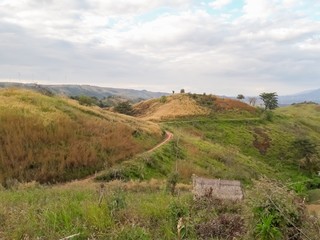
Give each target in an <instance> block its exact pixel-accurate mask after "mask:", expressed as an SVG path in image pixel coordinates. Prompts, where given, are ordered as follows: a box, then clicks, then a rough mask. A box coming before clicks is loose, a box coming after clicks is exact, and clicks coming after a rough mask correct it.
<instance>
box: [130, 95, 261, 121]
mask: <svg viewBox="0 0 320 240" xmlns="http://www.w3.org/2000/svg"><path fill="white" fill-rule="evenodd" d="M225 112H238V113H240V112H243V113H244V112H245V113H248V114H254V113H255V112H256V109H255V108H253V107H251V106H249V105H247V104H246V103H243V102H241V101H238V100H233V99H229V98H220V97H217V96H213V95H199V94H175V95H171V96H163V97H161V98H158V99H150V100H147V101H142V102H139V103H137V104H135V105H134V115H135V116H136V117H139V118H142V119H145V120H156V121H159V120H168V119H176V118H187V117H195V116H208V115H215V114H219V113H225Z"/></svg>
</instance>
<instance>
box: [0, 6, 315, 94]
mask: <svg viewBox="0 0 320 240" xmlns="http://www.w3.org/2000/svg"><path fill="white" fill-rule="evenodd" d="M0 81H2V82H3V81H14V82H32V83H39V84H88V85H96V86H103V87H116V88H132V89H146V90H150V91H164V92H171V91H172V90H175V91H176V92H177V91H179V90H180V89H185V91H186V92H192V93H204V92H205V93H212V94H219V95H229V96H234V95H237V94H240V93H241V94H244V95H257V94H259V93H261V92H277V93H278V94H279V95H286V94H292V93H297V92H301V91H304V90H309V89H318V88H319V87H320V86H319V85H320V0H203V1H201V0H200V1H195V0H131V1H125V0H117V1H111V0H0Z"/></svg>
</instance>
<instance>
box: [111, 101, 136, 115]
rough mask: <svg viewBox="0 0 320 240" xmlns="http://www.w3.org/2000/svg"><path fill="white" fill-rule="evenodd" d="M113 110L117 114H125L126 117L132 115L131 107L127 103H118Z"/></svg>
mask: <svg viewBox="0 0 320 240" xmlns="http://www.w3.org/2000/svg"><path fill="white" fill-rule="evenodd" d="M114 110H115V111H116V112H118V113H122V114H126V115H132V114H133V109H132V106H131V104H130V103H129V102H128V101H127V102H122V103H119V104H118V105H117V106H115V108H114Z"/></svg>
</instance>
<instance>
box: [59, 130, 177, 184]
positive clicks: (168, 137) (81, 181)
mask: <svg viewBox="0 0 320 240" xmlns="http://www.w3.org/2000/svg"><path fill="white" fill-rule="evenodd" d="M172 138H173V133H171V132H169V131H166V138H165V139H164V140H163V141H162V142H161V143H159V144H158V145H156V146H155V147H153V148H151V149H150V150H147V151H145V152H142V153H138V154H137V155H140V154H144V153H151V152H153V151H155V150H157V149H158V148H160V147H162V146H163V145H164V144H166V143H168V142H169V141H171V139H172ZM103 172H104V170H102V171H100V172H98V173H95V174H93V175H90V176H87V177H86V178H83V179H75V180H72V181H70V182H65V183H61V184H58V185H60V186H70V185H79V184H86V183H89V182H94V181H93V179H94V178H95V177H97V176H99V174H100V173H103Z"/></svg>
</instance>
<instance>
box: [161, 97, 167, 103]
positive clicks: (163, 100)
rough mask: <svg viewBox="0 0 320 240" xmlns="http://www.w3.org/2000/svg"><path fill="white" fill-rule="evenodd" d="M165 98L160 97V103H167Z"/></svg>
mask: <svg viewBox="0 0 320 240" xmlns="http://www.w3.org/2000/svg"><path fill="white" fill-rule="evenodd" d="M167 100H168V99H167V97H166V96H162V97H161V98H160V102H161V103H166V102H167Z"/></svg>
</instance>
